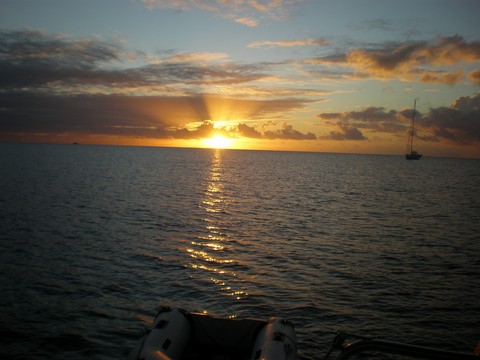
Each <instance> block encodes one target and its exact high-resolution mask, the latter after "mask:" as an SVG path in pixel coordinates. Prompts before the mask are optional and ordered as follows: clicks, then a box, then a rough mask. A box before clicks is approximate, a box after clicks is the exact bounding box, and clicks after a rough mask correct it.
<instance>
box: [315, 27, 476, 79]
mask: <svg viewBox="0 0 480 360" xmlns="http://www.w3.org/2000/svg"><path fill="white" fill-rule="evenodd" d="M478 61H480V42H467V41H465V39H464V38H463V37H461V36H458V35H456V36H451V37H443V38H437V39H434V40H433V41H406V42H389V43H384V44H379V45H376V46H371V47H369V48H355V49H352V50H349V51H347V52H345V53H341V52H340V53H336V54H331V55H327V56H323V57H318V58H314V59H308V60H307V63H310V64H318V65H327V66H331V65H337V66H342V67H349V68H352V69H354V70H355V72H356V73H355V76H356V77H359V78H366V77H377V78H384V79H391V78H397V79H401V80H404V81H420V82H427V83H430V82H436V83H444V84H449V85H452V84H456V83H458V82H460V81H462V80H463V78H464V75H463V72H462V71H461V70H460V69H455V70H450V67H452V66H458V67H463V65H464V64H466V63H469V64H471V63H475V62H478ZM447 69H448V70H447Z"/></svg>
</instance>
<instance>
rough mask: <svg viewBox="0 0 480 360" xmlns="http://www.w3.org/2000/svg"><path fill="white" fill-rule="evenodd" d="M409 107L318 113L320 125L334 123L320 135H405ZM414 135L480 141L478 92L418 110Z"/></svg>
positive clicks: (433, 139) (462, 142)
mask: <svg viewBox="0 0 480 360" xmlns="http://www.w3.org/2000/svg"><path fill="white" fill-rule="evenodd" d="M412 115H413V114H412V110H411V109H408V110H403V111H396V110H387V109H385V108H383V107H366V108H365V109H363V110H361V111H345V112H341V113H321V114H318V117H319V118H320V119H321V124H322V125H328V126H331V127H336V128H337V129H336V130H332V131H331V132H330V133H328V134H322V135H320V136H319V139H325V140H367V139H368V138H367V137H366V136H365V135H364V132H365V131H368V132H369V133H372V134H375V133H386V134H392V135H401V136H402V137H404V136H405V133H406V131H408V127H409V125H410V122H411V118H412ZM415 128H416V130H417V135H418V136H419V137H420V138H422V139H423V140H424V141H427V142H440V141H445V142H447V143H451V144H454V145H480V94H477V95H475V96H473V97H470V96H463V97H460V98H458V99H456V100H455V101H454V102H453V103H452V104H451V105H450V106H448V107H438V108H432V109H430V111H429V112H428V113H426V114H421V113H418V112H417V116H416V126H415Z"/></svg>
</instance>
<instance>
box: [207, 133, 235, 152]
mask: <svg viewBox="0 0 480 360" xmlns="http://www.w3.org/2000/svg"><path fill="white" fill-rule="evenodd" d="M204 141H205V144H206V145H207V147H209V148H213V149H228V148H230V147H231V145H232V143H233V139H232V138H227V137H225V136H221V135H215V136H213V137H211V138H206V139H204Z"/></svg>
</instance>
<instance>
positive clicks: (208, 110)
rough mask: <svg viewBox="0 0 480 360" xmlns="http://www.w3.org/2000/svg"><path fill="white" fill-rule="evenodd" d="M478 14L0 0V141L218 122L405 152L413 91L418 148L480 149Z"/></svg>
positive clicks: (283, 136) (284, 145)
mask: <svg viewBox="0 0 480 360" xmlns="http://www.w3.org/2000/svg"><path fill="white" fill-rule="evenodd" d="M479 13H480V1H474V0H458V1H447V0H419V1H418V0H417V1H411V0H403V1H390V0H383V1H381V0H336V1H321V0H319V1H314V0H310V1H309V0H304V1H296V0H286V1H282V0H264V1H261V0H224V1H220V0H82V1H69V0H41V1H38V0H36V1H34V0H28V1H27V0H0V24H1V26H0V31H1V38H0V75H1V74H3V75H4V76H2V77H0V79H2V78H3V80H0V86H1V88H0V91H2V93H3V95H4V96H3V100H2V101H1V103H0V109H1V111H0V140H2V141H46V142H65V141H67V142H68V141H71V140H72V139H78V140H79V141H82V142H91V143H112V144H113V143H118V144H132V145H133V144H135V145H142V144H144V145H160V146H202V144H203V143H202V139H203V138H205V137H210V136H212V135H213V134H217V135H222V136H225V137H228V138H231V139H233V140H234V142H233V143H232V144H233V145H232V147H237V148H258V149H276V150H278V149H285V150H305V151H336V152H361V153H386V154H397V153H398V154H401V153H403V151H404V147H405V142H406V139H405V135H406V132H407V131H408V125H409V120H410V117H411V107H412V105H413V101H414V99H415V98H418V99H419V101H418V110H419V117H418V119H417V120H418V127H417V131H418V132H417V137H418V141H417V144H418V146H419V147H420V149H421V150H422V151H423V152H425V153H426V154H431V155H438V156H467V157H480V110H479V104H480V95H479V90H480V87H479V85H480V35H479V34H480V31H479V30H480V25H478V24H479V23H480V22H479V21H478V14H479ZM85 99H87V100H88V101H87V100H85ZM85 103H87V104H89V105H88V106H84V105H81V104H85ZM40 104H41V105H40ZM115 109H117V110H115ZM39 114H42V116H39ZM2 119H3V120H2Z"/></svg>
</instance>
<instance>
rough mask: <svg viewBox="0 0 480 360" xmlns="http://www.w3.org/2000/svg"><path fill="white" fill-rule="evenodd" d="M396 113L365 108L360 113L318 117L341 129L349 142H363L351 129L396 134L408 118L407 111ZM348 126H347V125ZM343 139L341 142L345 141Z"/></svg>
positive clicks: (401, 130)
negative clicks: (349, 139) (348, 138)
mask: <svg viewBox="0 0 480 360" xmlns="http://www.w3.org/2000/svg"><path fill="white" fill-rule="evenodd" d="M406 112H407V114H405V112H397V111H395V110H388V111H387V110H385V108H383V107H373V106H370V107H367V108H365V109H364V110H362V111H345V112H342V113H322V114H319V115H318V117H319V118H321V119H323V120H327V121H330V123H332V122H331V121H334V122H333V124H336V125H338V126H339V127H340V128H341V130H342V131H341V134H343V135H345V137H346V136H347V135H349V137H350V138H351V140H354V139H355V140H363V139H364V137H362V136H359V134H358V133H355V132H354V131H352V127H354V128H359V129H368V130H370V131H375V132H385V133H397V132H403V131H404V130H405V126H404V124H403V122H402V121H401V120H402V119H403V118H405V117H408V115H409V114H408V111H406ZM347 124H348V125H347ZM337 138H338V136H337ZM345 139H346V138H343V139H342V140H345ZM337 140H338V139H337Z"/></svg>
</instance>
